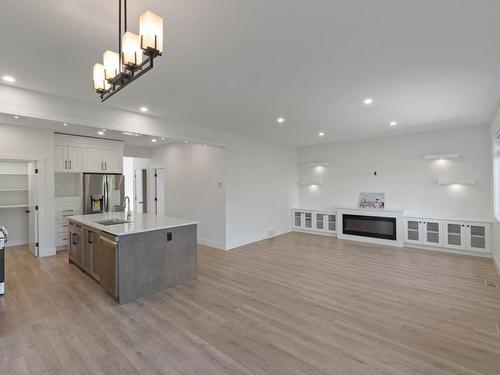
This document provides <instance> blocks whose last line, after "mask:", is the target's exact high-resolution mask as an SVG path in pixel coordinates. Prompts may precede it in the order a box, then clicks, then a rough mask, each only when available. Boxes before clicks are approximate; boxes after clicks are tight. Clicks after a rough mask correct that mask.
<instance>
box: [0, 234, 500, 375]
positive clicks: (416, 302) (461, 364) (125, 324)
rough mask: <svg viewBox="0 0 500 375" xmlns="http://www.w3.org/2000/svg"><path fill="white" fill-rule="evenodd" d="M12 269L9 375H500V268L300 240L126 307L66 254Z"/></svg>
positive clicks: (1, 333)
mask: <svg viewBox="0 0 500 375" xmlns="http://www.w3.org/2000/svg"><path fill="white" fill-rule="evenodd" d="M6 262H7V281H8V284H7V293H6V294H5V296H3V297H0V374H2V375H3V374H51V375H52V374H207V375H210V374H363V375H371V374H398V375H401V374H426V375H429V374H454V375H457V374H492V375H493V374H495V375H498V374H500V331H499V330H500V327H498V326H497V324H498V323H500V288H496V287H494V286H487V285H486V283H485V281H487V282H489V283H493V282H496V283H498V284H499V286H500V279H499V278H498V277H497V275H496V273H495V269H494V265H493V262H492V260H491V259H485V258H476V257H467V256H460V255H449V254H444V253H438V252H431V251H422V250H409V249H394V248H388V247H383V246H374V245H368V244H363V243H356V242H349V241H340V240H337V239H335V238H329V237H321V236H312V235H307V234H298V233H290V234H287V235H283V236H280V237H277V238H275V239H272V240H266V241H261V242H258V243H255V244H251V245H248V246H245V247H242V248H239V249H237V250H234V251H230V252H222V251H218V250H214V249H211V248H208V247H204V246H200V251H199V277H198V279H197V280H196V281H192V282H190V283H188V284H187V285H185V286H182V287H178V288H174V289H169V290H166V291H163V292H160V293H157V294H155V295H153V296H149V297H146V298H143V299H141V300H139V301H136V302H133V303H130V304H127V305H117V304H116V303H115V302H114V301H113V300H112V299H111V298H109V297H108V296H107V295H106V294H105V292H104V291H103V290H102V289H101V288H100V287H99V286H98V285H96V283H95V282H94V281H92V280H91V279H90V278H89V277H88V276H86V275H85V274H84V273H83V272H81V271H79V270H78V269H77V268H75V266H73V265H69V264H68V262H67V254H66V253H65V252H62V253H59V254H58V255H57V256H55V257H49V258H41V259H37V258H34V257H32V256H31V255H30V254H29V253H28V251H27V250H26V249H25V248H23V247H16V248H10V249H8V251H7V260H6Z"/></svg>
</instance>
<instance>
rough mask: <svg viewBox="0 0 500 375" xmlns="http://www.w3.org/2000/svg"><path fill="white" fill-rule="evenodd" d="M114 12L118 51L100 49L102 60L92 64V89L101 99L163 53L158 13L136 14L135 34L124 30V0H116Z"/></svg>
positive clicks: (160, 20) (135, 75) (125, 8)
mask: <svg viewBox="0 0 500 375" xmlns="http://www.w3.org/2000/svg"><path fill="white" fill-rule="evenodd" d="M122 3H123V12H122ZM122 13H123V20H124V22H123V30H122ZM118 14H119V16H118V52H113V51H106V52H104V54H103V56H102V59H103V64H99V63H98V64H95V65H94V68H93V80H94V90H95V91H96V92H97V94H99V98H100V100H101V102H103V101H105V100H106V99H108V98H110V97H111V96H113V95H114V94H116V93H117V92H118V91H120V90H121V89H122V88H124V87H125V86H127V85H128V84H129V83H131V82H133V81H135V80H136V79H137V78H139V77H140V76H142V75H143V74H144V73H146V72H148V71H149V70H151V69H153V60H154V59H155V58H156V57H158V56H161V55H162V54H163V18H162V17H160V16H158V15H156V14H154V13H153V12H151V11H149V10H148V11H147V12H146V13H144V14H143V15H142V16H141V17H140V18H139V35H137V34H134V33H131V32H130V31H127V0H118Z"/></svg>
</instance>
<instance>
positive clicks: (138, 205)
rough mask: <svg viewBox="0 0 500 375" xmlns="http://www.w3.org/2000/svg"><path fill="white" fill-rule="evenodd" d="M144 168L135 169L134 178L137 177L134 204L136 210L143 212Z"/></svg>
mask: <svg viewBox="0 0 500 375" xmlns="http://www.w3.org/2000/svg"><path fill="white" fill-rule="evenodd" d="M142 176H143V175H142V169H136V170H135V171H134V179H135V189H134V192H135V195H134V205H135V212H139V213H143V212H144V201H143V197H144V192H143V191H142V187H143V181H142Z"/></svg>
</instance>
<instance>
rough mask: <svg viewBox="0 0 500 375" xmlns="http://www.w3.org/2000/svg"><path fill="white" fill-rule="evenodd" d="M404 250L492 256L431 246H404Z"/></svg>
mask: <svg viewBox="0 0 500 375" xmlns="http://www.w3.org/2000/svg"><path fill="white" fill-rule="evenodd" d="M405 248H408V249H412V248H413V249H419V250H431V251H438V252H441V253H449V254H459V255H469V256H473V257H482V258H492V257H493V256H492V254H491V253H490V252H486V251H485V252H480V251H468V250H460V249H450V248H447V247H433V246H425V245H416V244H405Z"/></svg>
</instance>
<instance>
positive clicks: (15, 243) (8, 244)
mask: <svg viewBox="0 0 500 375" xmlns="http://www.w3.org/2000/svg"><path fill="white" fill-rule="evenodd" d="M27 244H28V241H27V240H17V241H12V240H8V241H7V242H6V243H5V247H6V248H9V247H11V246H22V245H27Z"/></svg>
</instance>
